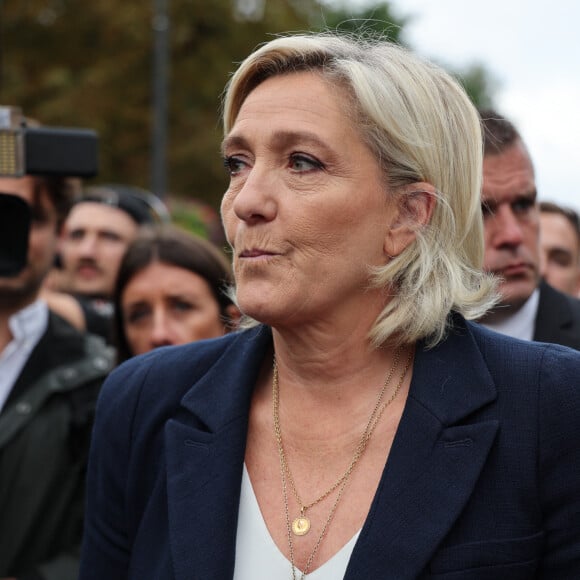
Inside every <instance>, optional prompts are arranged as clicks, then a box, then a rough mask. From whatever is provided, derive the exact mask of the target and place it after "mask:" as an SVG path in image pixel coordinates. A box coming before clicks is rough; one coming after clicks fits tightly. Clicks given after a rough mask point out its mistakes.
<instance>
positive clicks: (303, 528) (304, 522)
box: [272, 347, 413, 580]
mask: <svg viewBox="0 0 580 580" xmlns="http://www.w3.org/2000/svg"><path fill="white" fill-rule="evenodd" d="M400 356H401V347H400V348H398V349H397V350H396V352H395V358H394V361H393V366H392V367H391V369H390V371H389V373H388V375H387V378H386V379H385V382H384V383H383V387H382V389H381V391H380V393H379V396H378V399H377V402H376V404H375V406H374V408H373V411H372V413H371V416H370V418H369V420H368V422H367V425H366V427H365V429H364V431H363V434H362V436H361V438H360V441H359V443H358V445H357V448H356V450H355V452H354V455H353V457H352V459H351V461H350V464H349V466H348V467H347V469H346V471H345V472H344V474H343V475H342V476H341V477H339V478H338V479H337V480H336V482H335V483H334V484H332V485H331V486H330V487H329V488H328V489H327V490H326V491H325V492H324V493H322V494H321V495H320V496H318V498H316V499H315V500H314V501H312V502H310V503H306V504H305V503H304V502H303V501H302V500H301V499H300V495H299V494H298V490H297V488H296V484H295V482H294V478H293V476H292V472H291V470H290V466H289V464H288V460H287V459H286V453H285V451H284V445H283V443H282V429H281V428H280V390H279V386H278V365H277V363H276V357H275V356H274V363H273V378H272V407H273V416H274V435H275V437H276V443H277V444H278V455H279V457H280V472H281V476H282V495H283V498H284V510H285V516H286V533H287V537H288V547H289V550H290V563H291V565H292V580H296V566H295V565H294V541H293V538H292V535H293V534H294V535H297V536H303V535H305V534H307V533H308V531H309V530H310V519H309V518H307V517H306V511H307V510H308V509H310V508H311V507H313V506H315V505H317V504H318V503H320V502H321V501H323V500H324V499H326V498H327V497H328V496H329V495H331V494H332V493H333V492H334V491H336V490H338V493H337V496H336V498H335V500H334V503H333V504H332V507H331V508H330V513H329V515H328V517H327V518H326V521H325V522H324V525H323V527H322V531H321V533H320V535H319V537H318V540H317V542H316V544H315V545H314V549H313V550H312V552H311V554H310V556H309V557H308V560H307V562H306V566H305V567H304V570H303V572H302V575H301V577H300V579H301V580H304V578H305V577H306V574H308V571H309V570H310V567H311V565H312V562H313V561H314V557H315V556H316V554H317V552H318V549H319V548H320V544H321V543H322V540H323V538H324V536H325V534H326V530H327V529H328V526H329V525H330V522H331V521H332V518H333V517H334V513H335V512H336V508H337V507H338V504H339V502H340V499H341V498H342V495H343V493H344V490H345V488H346V484H347V483H348V480H349V478H350V476H351V474H352V472H353V470H354V468H355V466H356V465H357V463H358V461H359V459H360V458H361V457H362V455H363V453H364V451H365V449H366V447H367V444H368V442H369V440H370V438H371V436H372V434H373V432H374V430H375V428H376V427H377V425H378V423H379V421H380V419H381V417H382V415H383V413H384V411H385V409H386V408H387V407H388V406H389V405H390V404H391V403H392V402H393V401H394V400H395V398H396V396H397V395H398V393H399V390H400V389H401V386H402V385H403V381H404V380H405V376H406V374H407V371H408V370H409V367H410V366H411V360H412V357H413V349H411V350H410V352H409V356H408V358H407V362H406V364H405V368H404V369H403V371H402V373H401V376H400V378H399V382H398V383H397V386H396V387H395V389H394V391H393V394H392V395H391V397H390V398H389V399H388V400H387V401H385V402H383V398H384V395H385V392H386V390H387V387H388V386H389V384H390V382H391V379H392V378H393V375H394V373H395V370H396V368H397V366H398V364H399V360H400ZM287 482H288V483H290V487H291V489H292V493H293V494H294V497H295V499H296V502H297V503H298V505H299V506H300V515H299V516H298V517H297V518H294V520H293V521H292V522H290V510H289V507H288V489H287Z"/></svg>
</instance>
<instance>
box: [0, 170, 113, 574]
mask: <svg viewBox="0 0 580 580" xmlns="http://www.w3.org/2000/svg"><path fill="white" fill-rule="evenodd" d="M0 192H2V193H7V194H11V195H13V196H17V197H19V198H21V199H23V200H24V201H25V202H26V203H27V204H28V205H29V207H30V212H31V225H30V233H29V236H28V251H27V259H26V264H25V265H24V267H23V268H22V269H21V270H20V271H19V272H18V273H12V272H11V273H9V274H8V275H6V276H3V277H1V278H0V514H1V515H0V578H18V579H19V580H41V579H44V580H69V579H70V580H73V579H75V578H76V577H77V573H78V551H79V547H80V542H81V531H82V520H83V508H84V489H85V470H86V463H87V456H88V449H89V436H90V432H91V429H92V420H93V413H94V408H95V404H96V398H97V394H98V391H99V388H100V385H101V383H102V381H103V379H104V378H105V376H106V375H107V373H108V371H109V370H110V368H111V367H112V364H113V354H114V353H113V352H112V350H111V349H109V348H107V347H106V345H105V344H104V342H103V341H102V340H101V339H99V338H97V337H95V336H90V335H87V334H84V333H81V332H79V331H78V330H76V329H75V328H74V327H73V326H71V325H70V324H69V323H68V322H66V321H65V320H64V319H63V318H61V317H60V316H58V315H57V314H55V313H54V312H52V311H51V310H50V309H49V308H48V306H47V304H46V303H45V302H44V301H43V300H41V299H40V298H39V296H40V291H41V287H42V284H43V281H44V279H45V277H46V275H47V273H48V271H49V270H50V268H51V266H52V264H53V261H54V256H55V252H56V247H57V242H58V234H59V228H60V226H61V225H62V223H63V221H64V218H65V216H66V213H67V211H68V209H69V207H70V203H71V199H72V196H71V194H72V192H71V190H70V188H69V181H68V180H67V179H63V178H43V177H33V176H30V175H26V176H24V177H0Z"/></svg>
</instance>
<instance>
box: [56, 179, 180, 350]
mask: <svg viewBox="0 0 580 580" xmlns="http://www.w3.org/2000/svg"><path fill="white" fill-rule="evenodd" d="M166 211H167V210H166V209H165V206H164V205H163V203H162V202H161V201H160V200H158V199H157V198H156V197H155V196H154V195H153V194H151V193H150V192H147V191H145V190H142V189H140V188H137V187H131V186H127V185H119V184H104V185H99V186H93V187H90V188H87V189H86V190H85V191H84V192H83V193H82V195H80V196H79V197H77V198H76V200H75V202H74V205H73V207H72V209H71V212H70V214H69V216H68V218H67V220H66V222H65V225H64V229H63V235H62V237H61V242H60V260H61V264H60V265H61V276H60V277H61V282H62V285H63V286H62V288H61V289H62V290H64V291H66V292H68V293H70V294H72V295H74V296H75V298H76V299H77V300H78V302H79V304H80V306H81V308H82V310H83V316H84V319H85V326H86V328H87V329H88V330H89V331H90V332H93V333H96V334H98V335H100V336H102V337H103V338H105V340H107V341H109V342H110V341H111V340H112V338H111V332H112V321H113V304H112V301H111V298H112V294H113V288H114V285H115V280H116V277H117V271H118V269H119V265H120V263H121V259H122V257H123V255H124V253H125V250H126V249H127V246H128V245H129V243H130V242H131V241H132V240H133V239H134V238H135V236H136V235H137V232H138V230H139V228H140V227H141V226H143V225H151V224H154V223H158V222H161V221H168V219H169V216H168V214H167V213H166Z"/></svg>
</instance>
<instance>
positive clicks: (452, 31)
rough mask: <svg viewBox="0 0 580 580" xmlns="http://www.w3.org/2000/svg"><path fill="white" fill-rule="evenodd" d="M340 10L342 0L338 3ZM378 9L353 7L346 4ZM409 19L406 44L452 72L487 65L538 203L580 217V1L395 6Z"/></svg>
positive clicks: (425, 1) (397, 0)
mask: <svg viewBox="0 0 580 580" xmlns="http://www.w3.org/2000/svg"><path fill="white" fill-rule="evenodd" d="M336 1H337V3H338V2H339V0H336ZM355 3H358V4H369V3H371V4H372V3H375V2H371V1H369V0H349V2H348V3H347V5H352V4H355ZM390 5H391V7H392V8H393V12H394V13H395V14H396V15H397V16H404V15H405V16H412V17H413V20H412V21H410V22H409V23H408V24H407V25H406V26H405V28H404V37H405V41H406V42H407V43H408V44H409V45H410V46H411V47H412V48H414V49H415V50H416V51H417V52H419V53H421V54H423V55H424V56H427V57H430V58H433V59H434V60H437V61H438V62H441V63H442V64H446V63H448V64H450V65H452V66H453V67H454V68H460V69H461V68H463V67H464V66H465V65H468V64H470V63H474V62H478V63H481V64H483V65H484V66H485V67H486V68H487V69H488V70H489V71H490V73H491V74H492V75H493V77H494V78H495V79H496V80H497V82H498V85H499V87H498V89H497V92H496V94H495V102H496V105H497V109H498V111H499V112H500V113H503V114H504V115H506V116H507V117H508V118H509V119H510V120H511V121H512V122H514V123H515V125H516V126H517V127H518V129H519V131H520V133H521V134H522V136H523V138H524V140H525V141H526V143H527V145H528V148H529V149H530V152H531V155H532V159H533V161H534V164H535V167H536V180H537V186H538V193H539V198H540V199H546V200H551V201H555V202H557V203H561V204H564V205H568V206H572V207H574V208H575V209H576V210H580V180H579V181H578V182H577V181H576V179H577V175H578V174H577V172H579V171H580V33H579V31H578V23H579V22H580V2H578V1H577V0H549V2H546V1H545V0H486V1H485V2H476V1H473V0H437V1H436V0H391V1H390Z"/></svg>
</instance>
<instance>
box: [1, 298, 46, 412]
mask: <svg viewBox="0 0 580 580" xmlns="http://www.w3.org/2000/svg"><path fill="white" fill-rule="evenodd" d="M8 326H9V328H10V332H11V333H12V340H11V341H10V342H9V343H8V344H7V345H6V348H5V349H4V350H3V351H2V352H1V353H0V412H1V411H2V409H3V407H4V404H5V403H6V400H7V399H8V395H10V391H11V390H12V387H13V386H14V383H15V382H16V379H17V378H18V376H19V375H20V373H21V372H22V369H23V368H24V365H25V364H26V361H27V360H28V357H29V356H30V353H31V352H32V351H33V350H34V347H35V346H36V345H37V344H38V341H39V340H40V337H41V336H42V335H43V334H44V333H45V331H46V328H47V326H48V306H47V305H46V303H45V302H44V301H43V300H37V301H36V302H33V303H32V304H30V305H29V306H27V307H26V308H23V309H22V310H20V311H18V312H16V314H13V315H12V316H11V317H10V319H9V321H8Z"/></svg>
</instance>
